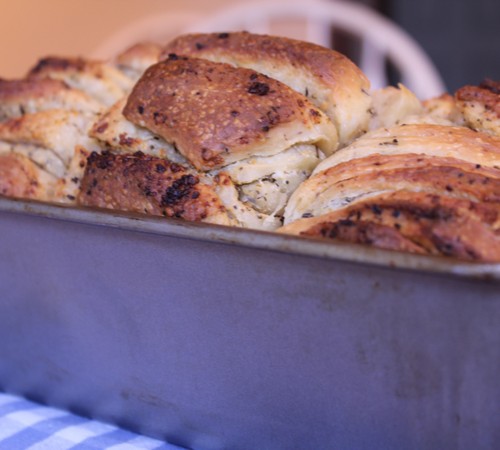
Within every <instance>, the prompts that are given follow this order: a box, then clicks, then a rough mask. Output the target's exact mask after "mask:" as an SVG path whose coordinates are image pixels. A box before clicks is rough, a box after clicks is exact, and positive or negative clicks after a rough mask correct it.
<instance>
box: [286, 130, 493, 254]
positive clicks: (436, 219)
mask: <svg viewBox="0 0 500 450" xmlns="http://www.w3.org/2000/svg"><path fill="white" fill-rule="evenodd" d="M285 224H286V225H285V226H284V227H283V228H282V229H281V232H284V233H292V234H299V235H304V236H317V237H327V238H337V239H341V240H346V241H350V242H357V243H365V244H371V245H373V246H377V247H381V248H388V249H395V250H405V251H411V252H414V253H421V254H432V255H450V256H455V257H458V258H462V259H468V260H476V261H500V139H498V138H495V137H492V136H488V135H486V134H482V133H477V132H475V131H472V130H470V129H468V128H465V127H452V126H441V125H429V124H414V125H401V126H396V127H393V128H389V129H379V130H374V131H373V132H370V133H367V134H366V135H365V136H363V137H361V138H359V139H358V140H357V141H355V142H354V143H353V144H351V145H350V146H348V147H345V148H344V149H341V150H339V151H338V152H337V153H336V154H334V155H333V156H331V157H330V158H328V159H326V160H325V161H323V162H322V163H321V164H320V165H319V166H318V167H317V168H316V169H315V172H314V174H313V175H312V176H311V178H310V179H308V180H307V181H306V182H304V183H303V184H302V185H301V186H300V187H299V188H298V189H297V190H296V191H295V193H294V194H293V195H292V197H291V199H290V201H289V203H288V205H287V208H286V212H285Z"/></svg>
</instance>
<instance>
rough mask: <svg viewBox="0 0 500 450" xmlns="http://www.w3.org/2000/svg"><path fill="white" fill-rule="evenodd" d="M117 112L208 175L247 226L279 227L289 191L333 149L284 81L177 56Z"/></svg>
mask: <svg viewBox="0 0 500 450" xmlns="http://www.w3.org/2000/svg"><path fill="white" fill-rule="evenodd" d="M123 113H124V116H125V118H126V119H127V120H128V121H130V122H132V123H133V124H135V125H136V126H139V127H143V128H146V129H148V130H149V131H150V132H152V133H154V134H155V135H157V136H159V137H161V138H162V139H163V140H164V141H166V142H167V143H169V144H170V145H171V146H172V147H174V148H175V149H176V150H177V151H178V152H179V153H180V154H181V155H182V156H183V157H184V158H186V160H187V161H188V163H189V164H190V165H192V166H193V167H194V168H195V169H196V170H198V171H200V172H204V173H207V174H208V175H209V176H211V177H212V179H213V184H214V187H215V189H216V191H217V193H218V195H219V197H220V199H221V201H222V203H223V204H224V205H225V207H226V208H227V210H228V214H230V215H231V216H232V217H233V218H234V220H235V222H236V223H238V224H239V225H241V226H246V227H251V228H264V229H273V228H276V227H277V226H279V225H280V224H281V214H282V212H283V209H284V206H285V204H286V201H287V199H288V197H289V195H290V194H291V192H293V190H294V189H295V188H296V187H297V186H298V184H299V183H300V182H301V181H303V180H305V179H306V178H307V176H308V175H309V174H310V173H311V171H312V170H313V168H314V167H315V166H316V165H317V164H318V163H319V161H320V160H321V159H322V158H323V157H324V155H330V154H332V152H333V151H334V150H335V149H336V148H337V144H338V138H337V131H336V128H335V126H334V125H333V123H332V122H331V121H330V120H329V119H328V117H327V116H326V115H325V114H324V113H322V112H321V111H320V110H319V109H318V108H316V107H315V106H314V105H313V104H312V103H310V102H309V101H308V100H307V98H306V97H305V96H304V95H302V94H299V93H297V92H295V91H294V90H292V89H290V88H289V87H288V86H286V85H284V84H283V83H280V82H279V81H277V80H274V79H272V78H269V77H267V76H265V75H262V74H260V73H258V72H255V71H254V70H251V69H245V68H237V67H233V66H230V65H228V64H224V63H216V62H211V61H208V60H203V59H195V58H187V57H178V56H176V55H170V57H169V59H167V60H165V61H162V62H160V63H157V64H155V65H154V66H152V67H150V68H149V69H148V70H147V71H146V73H145V74H144V75H143V76H142V77H141V79H140V80H139V81H138V83H137V84H136V85H135V87H134V89H133V91H132V93H131V94H130V96H129V98H128V101H127V104H126V106H125V109H124V111H123ZM101 125H102V126H104V125H105V124H101ZM108 126H109V122H108ZM94 131H96V130H95V128H94ZM104 132H105V131H104ZM127 136H128V137H130V138H134V136H130V135H127Z"/></svg>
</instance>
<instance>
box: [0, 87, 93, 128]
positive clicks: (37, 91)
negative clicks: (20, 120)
mask: <svg viewBox="0 0 500 450" xmlns="http://www.w3.org/2000/svg"><path fill="white" fill-rule="evenodd" d="M101 108H102V106H101V105H100V104H99V103H98V102H97V101H95V100H94V99H92V98H91V97H89V96H87V95H86V94H85V93H84V92H82V91H79V90H76V89H72V88H70V87H69V86H68V85H67V84H66V83H64V82H63V81H60V80H52V79H49V78H45V79H23V80H0V121H4V120H7V119H10V118H14V117H20V116H23V115H25V114H31V113H35V112H38V111H46V110H49V109H66V110H74V111H80V112H86V111H87V112H92V113H97V112H99V111H100V110H101Z"/></svg>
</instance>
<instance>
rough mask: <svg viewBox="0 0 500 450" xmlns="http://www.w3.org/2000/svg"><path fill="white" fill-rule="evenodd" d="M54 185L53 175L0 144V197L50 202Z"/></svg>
mask: <svg viewBox="0 0 500 450" xmlns="http://www.w3.org/2000/svg"><path fill="white" fill-rule="evenodd" d="M56 185H57V178H56V177H55V176H54V175H52V174H50V173H48V172H47V171H45V170H43V169H41V168H40V167H39V166H38V165H37V164H35V163H34V162H33V161H32V160H31V159H30V158H28V157H27V156H25V155H23V154H21V153H14V152H13V151H10V149H8V148H5V147H4V146H3V145H2V144H0V195H3V196H6V197H14V198H27V199H35V200H42V201H51V200H53V195H52V193H53V192H54V190H55V189H56Z"/></svg>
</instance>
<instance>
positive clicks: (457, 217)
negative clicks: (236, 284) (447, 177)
mask: <svg viewBox="0 0 500 450" xmlns="http://www.w3.org/2000/svg"><path fill="white" fill-rule="evenodd" d="M499 227H500V205H499V203H479V202H473V201H470V200H465V199H458V198H454V197H449V196H446V195H435V194H429V193H426V192H415V191H413V192H409V191H396V192H389V193H385V194H380V195H377V196H374V197H370V198H367V199H365V200H364V201H361V202H357V203H355V204H353V205H351V206H349V207H347V208H344V209H341V210H337V211H332V212H330V213H327V214H324V215H322V216H318V217H314V218H310V219H300V220H298V221H296V222H293V223H291V224H289V225H287V226H285V227H283V228H281V229H280V230H279V231H280V232H282V233H289V234H297V235H300V236H310V237H321V238H330V239H340V240H343V241H347V242H354V243H360V244H369V245H371V246H374V247H379V248H384V249H390V250H400V251H406V252H411V253H417V254H426V255H439V256H453V257H456V258H460V259H464V260H470V261H481V262H499V261H500V235H499Z"/></svg>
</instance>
